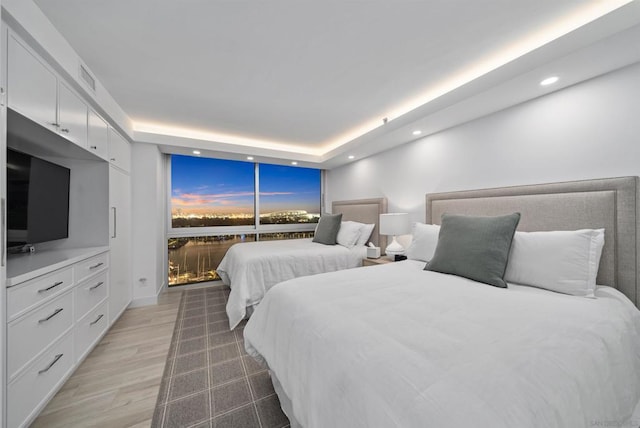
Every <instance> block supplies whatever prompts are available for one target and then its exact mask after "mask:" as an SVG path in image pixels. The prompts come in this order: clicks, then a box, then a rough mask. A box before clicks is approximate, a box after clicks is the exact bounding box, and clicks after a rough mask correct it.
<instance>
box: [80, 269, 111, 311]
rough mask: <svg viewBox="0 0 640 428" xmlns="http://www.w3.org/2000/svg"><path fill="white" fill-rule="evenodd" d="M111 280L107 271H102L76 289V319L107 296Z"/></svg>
mask: <svg viewBox="0 0 640 428" xmlns="http://www.w3.org/2000/svg"><path fill="white" fill-rule="evenodd" d="M108 290H109V282H108V278H107V271H106V270H105V271H102V273H99V274H98V275H96V276H92V277H91V278H89V279H87V280H86V281H84V282H83V283H81V284H78V286H77V287H76V288H75V289H74V293H75V294H76V295H75V300H76V302H75V305H76V306H75V309H76V310H75V314H76V320H78V319H80V318H82V317H84V316H85V315H86V314H87V312H89V311H90V310H91V309H92V308H94V307H95V306H96V305H97V304H98V303H100V302H101V301H102V300H104V299H106V298H107V291H108Z"/></svg>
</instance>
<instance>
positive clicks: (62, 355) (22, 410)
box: [7, 331, 74, 428]
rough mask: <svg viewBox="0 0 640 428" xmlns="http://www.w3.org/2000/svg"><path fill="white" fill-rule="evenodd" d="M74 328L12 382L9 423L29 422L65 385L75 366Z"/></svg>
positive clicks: (24, 424) (9, 396) (20, 424)
mask: <svg viewBox="0 0 640 428" xmlns="http://www.w3.org/2000/svg"><path fill="white" fill-rule="evenodd" d="M73 364H74V358H73V332H72V331H69V333H67V334H66V335H65V336H63V337H62V338H61V339H60V340H59V341H58V342H57V343H56V344H55V345H54V346H52V347H51V349H49V350H48V351H46V352H44V354H42V356H41V357H40V358H38V359H37V360H36V361H35V362H34V363H33V364H31V365H30V366H29V367H28V368H27V370H25V371H24V372H23V373H22V374H21V375H20V376H19V377H18V378H16V379H15V380H14V381H13V382H11V383H10V384H9V388H8V392H9V394H8V404H9V405H8V406H7V412H8V424H9V425H8V426H10V427H12V428H13V427H18V426H26V425H27V422H31V420H33V418H34V417H35V416H36V414H37V412H38V411H39V410H40V408H41V407H42V406H43V405H44V403H45V400H48V398H49V397H50V396H51V394H53V392H55V391H56V390H57V389H58V387H59V386H61V383H62V381H63V380H64V378H65V377H66V376H67V375H68V374H69V372H70V371H71V369H72V368H73Z"/></svg>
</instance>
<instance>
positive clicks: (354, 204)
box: [331, 198, 387, 251]
mask: <svg viewBox="0 0 640 428" xmlns="http://www.w3.org/2000/svg"><path fill="white" fill-rule="evenodd" d="M331 212H332V213H333V214H340V213H342V221H347V220H351V221H358V222H360V223H367V224H371V223H374V224H375V225H376V227H375V228H374V229H373V232H372V233H371V238H369V241H371V242H373V244H374V245H376V246H378V247H381V248H383V251H384V248H386V246H387V237H386V236H385V235H380V214H386V212H387V200H386V199H385V198H375V199H356V200H353V201H333V202H332V203H331Z"/></svg>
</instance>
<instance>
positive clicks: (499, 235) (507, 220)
mask: <svg viewBox="0 0 640 428" xmlns="http://www.w3.org/2000/svg"><path fill="white" fill-rule="evenodd" d="M518 222H520V213H514V214H509V215H505V216H498V217H471V216H464V215H451V214H443V215H442V225H441V227H440V234H439V236H438V245H437V246H436V252H435V254H434V255H433V259H431V261H430V262H429V263H428V264H427V266H426V267H425V268H424V269H425V270H431V271H434V272H441V273H449V274H453V275H458V276H463V277H465V278H469V279H473V280H474V281H478V282H484V283H485V284H490V285H494V286H496V287H503V288H506V287H507V283H506V282H505V281H504V279H503V278H504V273H505V271H506V269H507V261H508V260H509V250H510V249H511V241H513V235H514V233H515V232H516V227H518Z"/></svg>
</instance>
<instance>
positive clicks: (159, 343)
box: [32, 290, 181, 428]
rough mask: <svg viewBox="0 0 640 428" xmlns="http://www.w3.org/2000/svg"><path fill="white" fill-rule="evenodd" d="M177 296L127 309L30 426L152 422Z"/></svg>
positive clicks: (143, 424) (141, 424)
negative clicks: (151, 304)
mask: <svg viewBox="0 0 640 428" xmlns="http://www.w3.org/2000/svg"><path fill="white" fill-rule="evenodd" d="M180 296H181V293H180V291H175V290H174V291H168V292H165V293H163V294H161V295H160V296H159V300H158V304H157V305H154V306H145V307H141V308H134V309H127V310H126V311H125V312H124V313H123V314H122V316H121V317H120V319H119V320H118V321H117V322H116V323H115V324H114V325H113V327H112V328H111V329H110V330H109V331H108V332H107V334H106V335H105V336H104V338H103V339H102V340H101V341H100V343H99V344H98V345H97V346H96V347H95V349H94V350H93V351H92V352H91V354H89V356H88V357H87V358H86V359H85V361H84V362H83V363H82V365H80V367H78V370H76V372H75V373H74V374H73V375H72V376H71V377H70V378H69V380H68V381H67V382H66V383H65V385H64V386H63V387H62V389H60V391H58V393H57V394H56V395H55V397H53V399H52V400H51V401H50V402H49V404H48V405H47V407H45V409H44V410H43V411H42V413H41V414H40V416H39V417H38V419H36V421H35V422H34V424H33V425H32V426H33V427H48V428H54V427H109V428H112V427H136V428H141V427H148V426H150V425H151V418H152V417H153V411H154V407H155V404H156V398H157V396H158V390H159V388H160V380H161V378H162V372H163V369H164V363H165V359H166V357H167V352H168V351H169V346H170V344H171V335H172V333H173V328H174V324H175V321H176V315H177V314H178V306H179V303H180Z"/></svg>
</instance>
